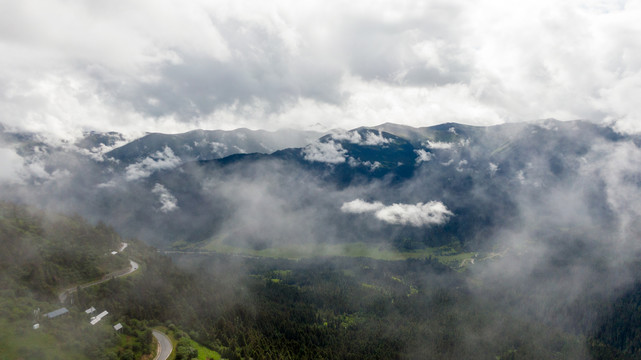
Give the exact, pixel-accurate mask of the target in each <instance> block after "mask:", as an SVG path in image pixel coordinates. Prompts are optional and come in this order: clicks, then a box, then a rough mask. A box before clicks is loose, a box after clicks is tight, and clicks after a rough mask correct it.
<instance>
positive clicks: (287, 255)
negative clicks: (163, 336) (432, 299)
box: [199, 238, 475, 270]
mask: <svg viewBox="0 0 641 360" xmlns="http://www.w3.org/2000/svg"><path fill="white" fill-rule="evenodd" d="M199 251H210V252H216V253H223V254H235V255H242V256H255V257H269V258H279V259H291V260H298V259H304V258H311V257H325V256H344V257H365V258H371V259H376V260H390V261H393V260H407V259H424V258H430V257H431V258H434V259H437V260H438V261H439V262H441V263H443V264H445V265H447V266H449V267H451V268H454V269H461V270H462V269H464V268H465V267H467V266H469V265H471V264H473V262H472V261H470V260H471V259H473V258H474V255H475V254H474V253H472V252H456V251H455V250H454V249H452V248H450V247H448V246H442V247H429V248H424V249H419V250H413V251H398V250H396V249H392V248H390V247H389V245H387V244H368V243H364V242H355V243H345V244H315V245H289V246H283V247H278V248H276V247H274V248H265V249H260V250H256V249H250V248H243V247H237V246H231V245H227V244H223V241H222V239H220V238H218V239H213V240H212V241H210V242H209V243H207V244H205V245H204V246H202V247H201V248H199Z"/></svg>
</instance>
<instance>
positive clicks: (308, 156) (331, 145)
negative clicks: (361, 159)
mask: <svg viewBox="0 0 641 360" xmlns="http://www.w3.org/2000/svg"><path fill="white" fill-rule="evenodd" d="M303 156H304V159H305V160H307V161H316V162H324V163H329V164H340V163H344V162H345V161H346V160H345V157H346V156H347V150H345V149H343V146H342V145H341V144H339V143H335V142H333V141H331V140H330V141H327V142H320V141H316V142H314V143H311V144H309V145H307V146H306V147H305V148H304V149H303Z"/></svg>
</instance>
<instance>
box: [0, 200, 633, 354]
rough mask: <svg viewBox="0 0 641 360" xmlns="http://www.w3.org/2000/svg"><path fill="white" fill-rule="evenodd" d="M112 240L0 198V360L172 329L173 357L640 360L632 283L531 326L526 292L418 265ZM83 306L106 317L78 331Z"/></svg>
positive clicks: (87, 348)
mask: <svg viewBox="0 0 641 360" xmlns="http://www.w3.org/2000/svg"><path fill="white" fill-rule="evenodd" d="M122 242H123V240H122V239H121V238H120V237H119V236H118V235H117V234H116V233H115V232H114V230H113V229H111V228H110V227H108V226H106V225H104V224H101V223H98V224H96V225H93V224H89V223H88V222H86V221H84V220H83V219H82V218H81V217H79V216H63V215H52V214H48V213H45V212H42V211H38V210H34V209H28V208H25V207H23V206H20V205H16V204H12V203H2V204H0V246H1V247H2V249H3V251H2V252H1V253H0V284H1V285H2V291H1V293H0V301H1V302H2V307H1V308H0V309H1V310H0V311H1V312H0V325H1V328H2V331H1V332H0V359H32V358H51V359H118V358H120V359H139V358H141V357H143V356H144V355H145V354H150V353H152V352H153V346H152V345H153V343H152V337H151V328H152V327H162V328H164V329H168V330H170V331H171V333H172V334H174V336H175V338H176V340H177V344H178V345H179V346H178V348H177V349H176V359H182V358H186V359H188V358H193V357H195V356H197V355H198V354H197V350H196V349H195V348H193V347H192V346H191V345H190V344H192V343H191V341H193V340H195V341H197V342H198V343H200V344H203V345H205V346H207V347H208V348H210V349H213V350H216V351H218V352H219V353H220V354H221V355H222V357H223V358H227V359H589V358H594V359H637V358H641V349H640V346H639V344H641V332H640V329H641V317H640V315H639V314H641V310H640V309H641V296H640V295H639V294H641V286H638V285H637V286H635V287H633V288H632V289H628V290H626V291H625V292H624V293H622V294H620V296H617V297H616V299H615V300H614V301H606V299H601V298H598V297H592V298H591V297H589V296H587V295H586V297H585V298H582V299H580V300H579V301H576V302H573V303H572V304H571V305H569V306H568V305H567V304H565V303H563V304H559V305H558V307H556V308H551V309H550V310H549V311H550V312H552V313H553V314H555V317H551V318H556V317H567V318H568V319H575V320H576V319H592V320H593V321H594V322H596V325H594V324H592V323H590V324H586V323H585V322H582V321H550V318H541V317H539V316H537V315H536V314H533V313H530V312H529V311H528V309H529V308H530V307H531V305H532V303H533V302H536V301H537V299H536V298H534V299H533V298H531V292H529V291H528V289H524V288H523V289H521V288H519V287H518V286H516V287H510V288H509V290H506V288H505V287H502V286H499V285H497V284H492V283H488V282H487V281H486V280H482V279H479V278H475V277H474V276H473V275H472V274H471V273H470V272H469V271H463V272H458V271H454V270H452V269H450V268H449V267H447V266H445V265H443V264H441V263H439V262H438V261H436V260H434V259H431V258H426V259H413V260H405V261H381V260H372V259H367V258H345V257H332V258H316V259H307V260H285V259H268V258H254V257H242V256H234V255H223V254H218V255H216V254H208V255H180V256H176V257H174V258H170V257H167V256H165V255H162V254H161V253H159V252H158V251H157V250H155V249H154V248H151V247H148V246H146V245H144V244H142V243H140V242H138V241H136V240H133V239H128V240H126V242H127V243H129V244H130V245H129V248H128V249H127V252H126V254H127V255H126V256H125V255H124V254H117V255H113V256H112V255H111V254H110V251H112V250H113V249H117V248H118V247H119V246H120V244H121V243H122ZM128 258H133V259H135V260H136V261H137V262H139V263H140V264H141V269H140V270H139V271H138V272H136V273H134V274H132V275H131V276H126V277H122V278H113V279H111V280H109V281H106V282H104V283H102V284H100V285H97V286H92V287H87V288H78V289H77V291H76V292H75V293H74V294H72V295H71V296H70V299H69V302H71V301H73V304H71V303H67V304H65V306H67V307H68V309H69V310H70V314H69V315H68V316H64V317H61V318H60V319H42V318H38V317H36V315H34V313H33V310H34V309H36V308H40V309H41V313H46V312H49V311H52V310H55V309H57V308H59V307H60V306H61V304H60V303H59V300H58V297H57V294H58V292H59V291H61V290H62V289H65V288H67V287H69V286H70V285H73V284H81V283H85V282H88V281H92V280H95V279H99V278H101V276H104V275H105V274H109V273H110V272H112V271H113V270H115V269H120V268H123V267H126V266H127V264H128ZM549 304H552V305H554V302H553V301H552V302H550V303H549ZM90 306H94V307H95V308H96V309H109V316H108V317H107V318H105V320H104V321H102V322H101V323H99V325H97V326H91V325H89V324H88V319H87V317H86V314H84V312H83V311H84V309H86V308H88V307H90ZM588 314H592V315H590V316H589V317H588ZM592 320H590V321H592ZM35 322H39V323H41V328H40V329H38V330H34V329H32V325H33V323H35ZM118 322H120V323H122V324H123V325H124V327H123V329H122V331H121V332H115V331H114V330H113V329H112V328H111V326H112V325H114V324H115V323H118Z"/></svg>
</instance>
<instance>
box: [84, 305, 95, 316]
mask: <svg viewBox="0 0 641 360" xmlns="http://www.w3.org/2000/svg"><path fill="white" fill-rule="evenodd" d="M95 311H96V308H95V307H93V306H92V307H90V308H89V309H87V310H85V313H86V314H89V315H90V314H93V313H94V312H95Z"/></svg>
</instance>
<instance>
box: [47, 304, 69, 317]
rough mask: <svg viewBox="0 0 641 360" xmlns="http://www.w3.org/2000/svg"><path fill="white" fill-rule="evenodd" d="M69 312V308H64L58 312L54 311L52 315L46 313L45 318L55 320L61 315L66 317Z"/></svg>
mask: <svg viewBox="0 0 641 360" xmlns="http://www.w3.org/2000/svg"><path fill="white" fill-rule="evenodd" d="M68 312H69V310H67V308H65V307H63V308H60V309H58V310H54V311H52V312H50V313H46V314H45V317H48V318H49V319H53V318H55V317H58V316H60V315H64V314H66V313H68Z"/></svg>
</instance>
